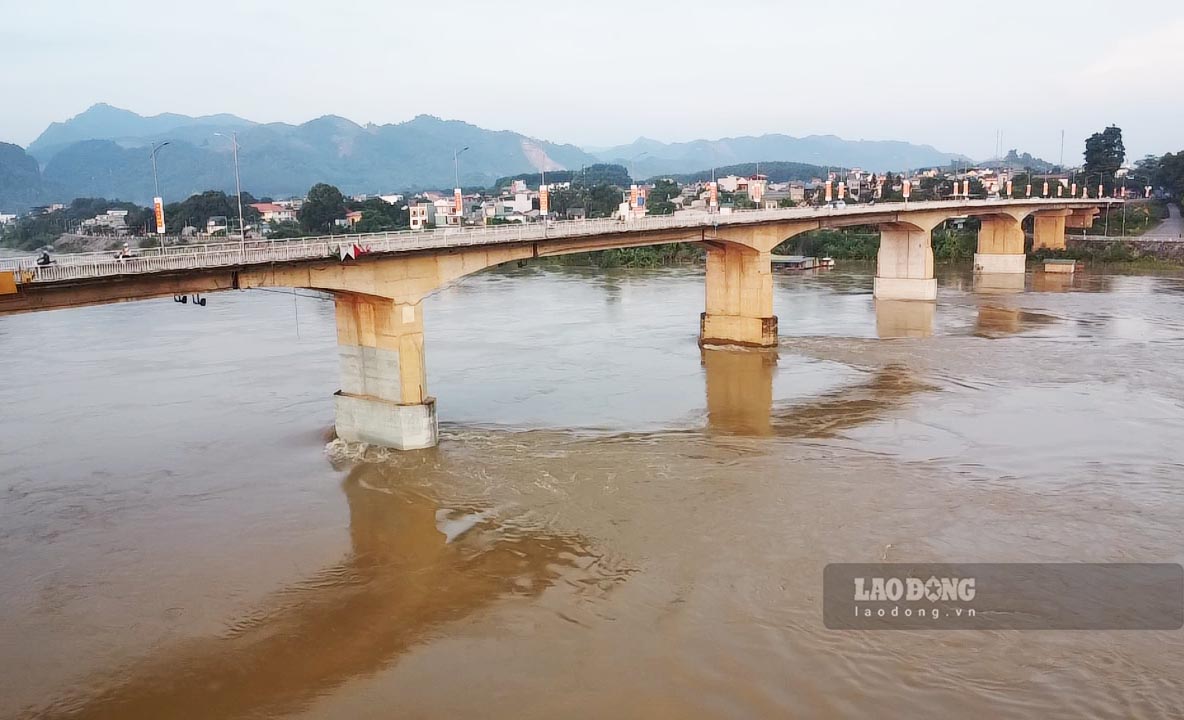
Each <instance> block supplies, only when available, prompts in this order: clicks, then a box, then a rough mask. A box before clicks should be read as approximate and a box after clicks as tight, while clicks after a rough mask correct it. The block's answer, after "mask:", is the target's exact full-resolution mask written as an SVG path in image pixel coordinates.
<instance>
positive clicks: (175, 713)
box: [36, 453, 624, 718]
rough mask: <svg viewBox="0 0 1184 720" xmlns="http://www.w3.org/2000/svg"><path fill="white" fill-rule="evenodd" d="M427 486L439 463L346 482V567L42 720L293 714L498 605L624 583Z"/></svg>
mask: <svg viewBox="0 0 1184 720" xmlns="http://www.w3.org/2000/svg"><path fill="white" fill-rule="evenodd" d="M431 475H436V476H438V477H436V478H434V481H435V483H437V484H438V483H440V482H442V481H446V480H447V478H446V474H445V473H444V472H442V471H440V470H439V461H438V459H436V458H435V454H434V453H425V454H424V455H423V456H422V457H421V458H420V459H419V460H418V461H417V462H415V463H413V464H410V465H404V466H403V467H396V466H395V465H393V464H392V465H371V464H367V465H359V466H357V467H354V468H353V469H352V470H351V471H350V472H349V474H348V476H347V478H346V480H345V481H344V484H343V489H344V492H345V494H346V497H347V499H348V502H349V513H350V539H351V544H352V553H351V555H350V557H349V558H348V559H346V560H345V561H344V562H342V563H341V564H339V565H336V566H334V567H331V568H328V569H326V570H324V571H322V572H320V573H319V574H317V575H316V576H315V577H312V578H310V579H308V580H306V581H304V582H301V583H299V584H297V585H295V586H292V587H290V588H287V589H285V590H283V591H282V592H280V593H277V594H276V595H275V596H274V599H273V602H272V604H271V605H270V606H269V607H266V608H263V609H261V610H260V612H259V613H258V614H256V615H254V616H252V617H248V618H243V619H241V620H240V621H239V622H238V623H236V624H235V625H234V626H233V627H232V629H231V630H230V632H229V633H227V634H226V635H224V636H222V637H218V638H208V639H201V640H196V641H192V642H190V643H188V644H185V645H182V646H179V647H175V648H170V649H165V650H164V651H162V652H160V653H158V654H155V655H151V656H149V657H147V658H145V659H144V660H142V661H140V662H139V663H137V664H136V665H135V666H133V667H126V668H117V669H113V670H112V671H111V672H110V674H109V675H108V676H105V677H101V678H95V679H94V680H93V681H92V682H91V687H92V689H91V690H90V691H89V692H84V693H82V697H73V698H69V699H64V700H60V701H58V702H56V703H54V704H53V705H52V706H50V707H49V708H47V709H45V710H44V711H40V712H37V713H36V716H37V717H62V716H69V717H71V718H132V717H134V718H210V717H217V718H227V717H241V716H247V715H251V716H253V715H256V714H261V713H262V714H268V715H271V714H280V713H290V712H294V711H297V710H299V709H301V708H302V707H303V706H306V705H307V704H308V703H309V702H310V701H311V700H313V699H315V698H316V697H317V696H319V695H322V694H324V693H326V692H329V691H330V690H332V689H333V688H335V687H337V686H339V685H341V684H342V683H344V682H346V681H347V680H350V679H353V678H357V677H360V676H364V675H367V674H370V673H374V672H376V671H378V670H380V669H382V668H383V667H385V666H386V665H388V664H389V663H391V662H392V661H394V660H396V659H397V658H398V656H399V655H400V654H401V653H403V652H404V651H405V650H407V649H408V648H410V647H411V646H413V645H414V644H416V643H419V642H421V641H423V640H424V639H425V638H426V637H427V636H428V635H429V634H430V633H431V631H432V630H433V629H434V628H436V627H438V626H439V625H441V624H443V623H447V622H451V621H455V620H458V619H461V618H464V617H466V616H469V615H471V614H473V613H475V612H477V611H479V610H482V609H484V608H487V607H489V606H491V605H492V604H494V603H496V602H497V601H498V600H500V599H503V598H507V597H511V596H525V597H534V596H538V595H539V594H541V593H542V592H543V591H544V590H545V589H546V588H548V587H550V586H552V585H553V584H555V583H556V582H557V580H559V579H560V578H562V579H564V580H565V581H566V582H565V583H564V586H565V587H593V588H599V589H603V588H605V587H606V586H609V585H611V584H613V583H615V582H618V581H620V580H621V579H622V578H623V577H624V576H623V574H622V573H621V572H619V571H616V570H613V569H611V568H609V567H608V563H606V562H603V558H602V557H601V556H600V555H598V553H597V552H596V551H595V550H594V549H593V548H592V547H591V546H590V544H589V543H588V541H587V540H586V539H584V538H582V537H579V536H577V535H564V534H559V533H554V532H547V531H545V530H543V529H541V528H530V527H528V526H526V525H524V524H522V523H512V522H505V521H500V520H499V519H498V517H497V516H498V513H496V512H493V511H490V510H489V509H488V508H484V509H483V508H479V507H477V506H463V505H462V506H455V507H441V504H440V502H439V501H438V500H437V499H435V498H434V497H433V496H432V495H431V494H430V492H429V491H428V490H426V489H424V488H425V487H427V486H434V484H433V483H427V484H426V485H425V482H423V481H422V479H423V478H424V477H425V476H431ZM413 480H421V482H413ZM412 485H414V486H415V487H417V488H419V489H414V490H413V489H409V488H410V487H411V486H412Z"/></svg>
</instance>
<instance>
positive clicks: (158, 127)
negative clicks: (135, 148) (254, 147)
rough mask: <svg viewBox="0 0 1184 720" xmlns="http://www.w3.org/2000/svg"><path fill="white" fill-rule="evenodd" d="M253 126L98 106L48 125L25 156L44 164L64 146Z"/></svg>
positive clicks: (225, 119)
mask: <svg viewBox="0 0 1184 720" xmlns="http://www.w3.org/2000/svg"><path fill="white" fill-rule="evenodd" d="M254 124H255V123H253V122H251V121H249V120H243V119H242V118H240V117H235V116H234V115H207V116H204V117H189V116H187V115H177V114H174V113H163V114H161V115H153V116H151V117H144V116H142V115H137V114H136V113H134V112H132V111H131V110H123V109H120V108H117V107H112V106H110V105H108V104H106V103H99V104H97V105H92V106H91V107H90V108H89V109H87V110H86V111H85V112H83V113H80V114H78V115H75V116H74V117H72V118H70V119H69V120H66V121H65V122H55V123H50V125H49V127H48V128H46V129H45V132H43V133H41V135H40V136H38V138H37V139H36V140H34V141H33V142H32V143H30V144H29V154H30V155H32V156H33V157H35V158H37V159H38V160H39V161H41V162H43V163H44V162H46V161H48V160H49V159H50V158H51V157H53V156H54V155H55V154H56V153H57V152H58V151H60V150H62V149H63V148H65V147H66V146H68V145H70V144H72V143H76V142H79V141H82V140H124V139H130V140H136V139H143V138H151V139H153V140H158V139H162V138H161V136H163V135H167V134H169V133H173V132H176V131H178V130H181V129H190V128H198V127H200V128H203V129H204V131H205V134H206V135H209V133H210V132H213V131H215V130H221V129H229V130H237V129H239V128H245V127H250V126H251V125H254Z"/></svg>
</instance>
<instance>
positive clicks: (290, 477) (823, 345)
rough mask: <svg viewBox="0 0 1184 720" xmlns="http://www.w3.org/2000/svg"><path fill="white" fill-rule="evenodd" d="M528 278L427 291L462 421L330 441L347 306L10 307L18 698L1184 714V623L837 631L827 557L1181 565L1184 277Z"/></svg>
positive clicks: (4, 518)
mask: <svg viewBox="0 0 1184 720" xmlns="http://www.w3.org/2000/svg"><path fill="white" fill-rule="evenodd" d="M775 283H776V311H777V313H778V315H779V317H780V332H781V338H782V339H781V344H780V347H779V349H778V351H777V352H775V353H769V352H721V351H709V352H706V353H701V351H700V350H699V348H698V347H697V344H696V332H697V330H698V316H699V312H700V310H701V309H702V306H703V279H702V272H701V270H697V269H693V268H687V269H672V270H662V271H595V272H594V271H590V270H588V271H586V270H574V269H545V268H533V267H528V268H523V269H517V270H513V271H493V272H487V273H483V274H480V275H477V276H474V277H470V278H467V279H465V280H463V281H462V282H460V283H458V284H456V285H454V286H452V287H450V288H448V289H445V290H443V291H441V292H439V293H438V294H437V295H435V296H433V297H432V298H430V299H428V300H427V301H426V304H425V318H426V321H425V322H426V327H427V343H426V345H427V361H428V368H429V389H430V391H431V393H432V394H433V395H435V396H436V397H437V398H438V400H439V413H440V417H441V421H442V425H441V428H442V438H441V442H440V446H439V447H438V448H435V449H433V450H429V451H422V452H415V453H405V454H388V453H385V452H375V451H374V450H369V451H363V449H362V448H357V447H348V446H343V445H341V444H339V443H337V442H330V440H331V437H330V436H331V427H332V424H333V407H332V398H331V395H332V393H333V392H334V391H335V390H336V388H337V360H336V349H335V333H334V326H333V322H334V321H333V312H332V305H331V303H329V302H326V301H325V300H323V299H320V298H317V297H315V296H309V295H308V294H307V293H301V294H298V295H292V294H288V293H285V292H264V291H255V292H249V293H224V294H219V295H212V296H209V305H208V306H207V307H205V308H197V307H194V306H192V305H178V304H175V303H173V302H172V301H171V300H160V301H150V302H139V303H129V304H123V305H110V306H103V307H94V308H85V309H77V310H66V311H58V312H47V313H40V314H32V315H20V316H12V317H3V318H0V347H3V352H2V353H0V378H3V396H2V397H3V403H2V405H0V407H2V408H3V412H2V413H0V717H3V718H26V717H44V718H59V717H72V718H280V717H283V718H309V719H312V718H391V717H400V718H462V717H463V718H558V717H571V718H604V717H639V718H640V717H645V718H689V717H721V718H772V717H778V718H780V717H808V718H810V717H819V718H831V717H901V718H949V717H960V718H963V717H964V718H980V717H981V718H994V717H1032V718H1076V717H1083V716H1096V717H1112V718H1126V717H1147V718H1167V717H1177V718H1178V717H1180V716H1181V709H1182V708H1184V680H1182V678H1184V633H1182V632H1164V631H1142V632H1139V631H1126V632H1051V631H1048V632H1021V631H992V632H976V631H950V632H906V631H881V632H869V631H834V630H827V629H826V628H825V627H824V626H823V623H822V612H821V592H822V570H823V567H824V566H825V565H826V564H827V563H831V562H881V561H888V562H963V561H975V562H1013V561H1015V562H1056V561H1068V562H1084V561H1090V562H1095V561H1096V562H1102V561H1108V562H1109V561H1131V562H1135V561H1137V562H1152V561H1155V562H1181V561H1184V520H1182V519H1181V518H1184V362H1182V361H1184V280H1181V279H1180V278H1175V277H1149V276H1138V275H1106V274H1079V275H1078V276H1076V277H1065V276H1056V277H1052V276H1044V275H1037V274H1029V275H1028V277H1027V284H1028V292H1026V293H1022V294H1016V293H1009V292H999V291H986V290H984V289H983V288H976V287H975V285H974V283H973V282H972V279H971V277H970V276H969V274H968V273H963V272H960V271H948V272H945V273H944V274H942V275H941V276H940V279H939V283H940V288H941V289H940V297H939V300H938V303H937V305H936V310H933V308H934V306H932V305H925V304H909V303H903V304H902V303H880V304H879V305H877V304H876V303H874V302H873V300H872V297H871V294H870V293H871V285H872V278H871V277H870V274H869V272H868V271H867V270H866V269H861V268H858V267H853V268H850V269H843V268H840V269H839V270H836V271H833V272H830V273H825V274H817V275H778V276H776V277H775Z"/></svg>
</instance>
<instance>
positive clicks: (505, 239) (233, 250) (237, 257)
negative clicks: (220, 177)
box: [0, 199, 1105, 282]
mask: <svg viewBox="0 0 1184 720" xmlns="http://www.w3.org/2000/svg"><path fill="white" fill-rule="evenodd" d="M1099 202H1105V200H1103V201H1098V200H1092V201H1082V200H1076V201H1062V200H1051V199H1033V200H969V201H967V200H961V201H932V202H925V203H880V204H878V205H850V206H847V207H845V208H813V207H807V208H778V209H774V210H743V211H736V212H732V213H727V214H720V213H711V214H709V213H695V214H690V213H684V214H680V215H656V216H645V217H640V218H635V219H624V220H622V219H617V218H607V219H590V220H569V221H558V222H552V221H544V222H534V223H529V224H523V223H518V224H513V225H497V226H469V227H445V228H438V229H435V230H400V231H394V232H380V233H365V234H348V235H323V236H310V237H301V238H293V239H282V240H260V239H248V240H245V241H228V242H222V243H206V244H201V245H167V246H165V247H160V248H141V249H138V250H135V251H134V254H133V256H132V257H125V258H119V257H117V256H116V255H115V254H114V253H112V252H96V253H76V254H65V255H58V256H56V257H54V259H53V260H54V262H53V263H52V264H50V265H46V266H39V265H37V259H36V258H34V257H25V258H15V259H6V260H0V270H13V271H16V272H17V275H18V279H19V280H21V281H29V282H60V281H64V280H81V279H87V278H95V277H106V276H118V275H131V274H141V273H156V272H171V271H183V270H199V269H203V268H210V269H216V268H220V267H231V266H245V265H258V264H267V263H276V262H291V261H296V260H315V259H321V258H325V259H329V258H333V257H338V256H340V255H341V252H342V250H348V249H349V248H352V247H353V246H358V247H360V248H362V249H364V250H365V251H367V252H372V253H393V252H410V251H416V250H433V249H443V248H449V247H464V246H473V245H486V244H490V245H492V244H502V243H513V242H541V241H547V240H560V239H569V238H578V237H582V236H595V235H607V234H613V233H632V232H640V231H653V230H666V229H687V230H695V229H701V228H709V227H716V226H727V225H751V224H757V223H762V222H770V221H785V220H794V219H803V220H805V219H811V220H813V219H827V218H832V217H836V216H839V217H841V216H853V217H854V216H862V215H883V214H889V213H894V212H902V211H909V210H922V209H924V210H929V209H933V210H940V209H948V210H959V211H961V210H966V211H970V212H973V211H974V209H975V208H983V207H995V206H1016V205H1020V206H1023V205H1048V204H1058V205H1075V204H1082V205H1097V204H1098V203H1099Z"/></svg>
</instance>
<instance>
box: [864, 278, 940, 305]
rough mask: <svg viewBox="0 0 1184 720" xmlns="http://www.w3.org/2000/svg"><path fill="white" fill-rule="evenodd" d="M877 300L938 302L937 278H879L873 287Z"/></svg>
mask: <svg viewBox="0 0 1184 720" xmlns="http://www.w3.org/2000/svg"><path fill="white" fill-rule="evenodd" d="M872 288H873V289H872V295H873V296H874V297H875V298H876V299H877V300H936V299H937V278H899V277H897V278H887V277H879V276H877V277H876V279H875V281H874V283H873V285H872Z"/></svg>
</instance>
